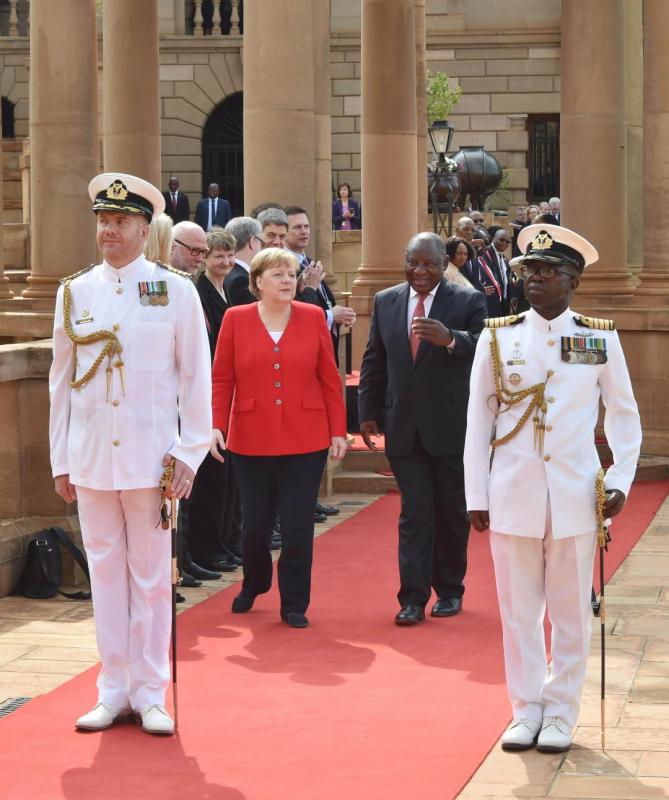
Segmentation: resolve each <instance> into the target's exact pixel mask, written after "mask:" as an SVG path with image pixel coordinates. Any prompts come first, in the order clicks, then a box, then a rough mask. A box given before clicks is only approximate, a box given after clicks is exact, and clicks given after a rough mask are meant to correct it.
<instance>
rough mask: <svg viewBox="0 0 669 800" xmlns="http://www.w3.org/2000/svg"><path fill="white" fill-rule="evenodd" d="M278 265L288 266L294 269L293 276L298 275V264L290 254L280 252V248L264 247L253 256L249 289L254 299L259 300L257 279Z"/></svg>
mask: <svg viewBox="0 0 669 800" xmlns="http://www.w3.org/2000/svg"><path fill="white" fill-rule="evenodd" d="M279 264H288V266H290V267H293V268H294V269H295V275H299V274H300V262H299V261H298V260H297V258H295V256H294V255H293V254H292V253H289V252H288V251H287V250H282V249H281V248H280V247H266V248H265V249H264V250H261V251H260V252H259V253H258V254H257V255H256V256H254V258H253V261H252V262H251V273H250V275H249V289H250V290H251V294H252V295H253V296H254V297H257V298H258V300H260V291H259V289H258V278H259V277H260V276H261V275H262V274H263V272H265V271H266V270H268V269H272V268H273V267H277V266H279Z"/></svg>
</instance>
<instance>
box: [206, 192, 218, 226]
mask: <svg viewBox="0 0 669 800" xmlns="http://www.w3.org/2000/svg"><path fill="white" fill-rule="evenodd" d="M208 201H209V219H208V221H207V230H210V229H211V228H212V227H213V225H214V222H215V221H216V209H217V208H218V197H215V198H213V200H212V198H211V197H209V198H208Z"/></svg>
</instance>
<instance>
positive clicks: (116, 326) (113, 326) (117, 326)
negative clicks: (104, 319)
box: [112, 322, 121, 331]
mask: <svg viewBox="0 0 669 800" xmlns="http://www.w3.org/2000/svg"><path fill="white" fill-rule="evenodd" d="M120 327H121V326H120V325H119V324H118V322H115V323H114V324H113V325H112V328H113V329H114V330H115V331H117V330H118V329H119V328H120Z"/></svg>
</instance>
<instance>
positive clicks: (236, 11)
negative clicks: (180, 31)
mask: <svg viewBox="0 0 669 800" xmlns="http://www.w3.org/2000/svg"><path fill="white" fill-rule="evenodd" d="M243 6H244V0H192V8H187V10H186V16H187V19H186V29H187V30H188V29H189V27H191V26H192V34H193V36H239V34H240V33H242V30H241V26H240V22H241V18H242V15H243Z"/></svg>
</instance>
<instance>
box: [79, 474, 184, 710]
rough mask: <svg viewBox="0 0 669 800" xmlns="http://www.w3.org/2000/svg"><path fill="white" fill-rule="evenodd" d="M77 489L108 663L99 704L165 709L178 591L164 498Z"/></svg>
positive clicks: (153, 492) (150, 492)
mask: <svg viewBox="0 0 669 800" xmlns="http://www.w3.org/2000/svg"><path fill="white" fill-rule="evenodd" d="M76 488H77V498H78V501H79V521H80V523H81V533H82V536H83V540H84V546H85V548H86V554H87V556H88V565H89V569H90V573H91V589H92V592H93V611H94V614H95V628H96V635H97V642H98V649H99V650H100V656H101V658H102V669H101V670H100V674H99V676H98V681H97V684H98V702H99V703H110V704H111V705H114V706H120V707H123V708H132V709H133V710H134V711H140V710H141V709H142V708H144V707H145V706H148V705H153V704H154V703H163V704H164V703H165V692H166V690H167V686H168V684H169V680H170V664H169V642H170V633H171V620H172V612H171V607H172V586H171V539H170V532H169V531H165V530H163V529H162V528H161V527H160V525H159V524H157V523H158V522H159V520H160V511H159V508H160V492H159V490H158V489H157V488H156V489H127V490H123V491H115V490H112V491H100V490H97V489H86V488H84V487H81V486H77V487H76Z"/></svg>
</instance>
